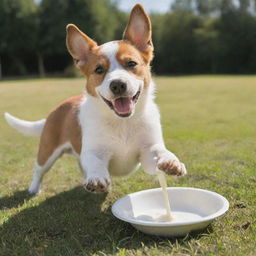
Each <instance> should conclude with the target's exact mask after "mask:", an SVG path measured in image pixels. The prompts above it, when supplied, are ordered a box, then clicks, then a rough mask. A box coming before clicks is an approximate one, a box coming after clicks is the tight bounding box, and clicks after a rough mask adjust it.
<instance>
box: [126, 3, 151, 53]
mask: <svg viewBox="0 0 256 256" xmlns="http://www.w3.org/2000/svg"><path fill="white" fill-rule="evenodd" d="M151 34H152V32H151V23H150V19H149V17H148V15H147V14H146V12H145V10H144V8H143V7H142V5H140V4H136V5H135V6H134V7H133V9H132V11H131V14H130V19H129V22H128V25H127V27H126V29H125V31H124V34H123V39H124V40H127V41H129V42H131V43H132V44H133V45H135V46H136V47H137V48H138V49H139V50H140V51H147V50H148V48H151V50H153V44H152V38H151Z"/></svg>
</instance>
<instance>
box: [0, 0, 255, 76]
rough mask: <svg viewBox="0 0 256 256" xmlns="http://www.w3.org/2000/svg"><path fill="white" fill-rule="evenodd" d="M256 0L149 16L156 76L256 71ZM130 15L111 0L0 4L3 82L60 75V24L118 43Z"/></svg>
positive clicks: (217, 0)
mask: <svg viewBox="0 0 256 256" xmlns="http://www.w3.org/2000/svg"><path fill="white" fill-rule="evenodd" d="M255 8H256V0H239V1H233V0H176V1H173V3H172V6H171V7H170V11H169V12H168V13H165V14H152V15H151V19H152V25H153V42H154V47H155V59H154V62H153V64H154V67H153V71H154V72H156V73H158V74H195V73H235V74H238V73H256V64H255V63H256V10H255ZM127 19H128V14H127V13H123V12H121V11H120V10H118V9H117V8H116V7H115V4H114V2H113V1H111V0H42V1H40V3H39V4H35V2H34V1H33V0H15V1H10V0H0V35H1V38H0V78H1V74H2V75H3V76H18V75H34V74H38V73H39V74H40V75H41V76H44V75H45V73H48V74H54V73H56V72H57V73H60V74H63V72H64V70H66V69H67V67H69V66H71V65H72V59H71V58H70V56H69V54H68V52H67V50H66V46H65V36H66V35H65V34H66V32H65V27H66V25H67V24H68V23H74V24H76V25H77V26H78V27H79V28H81V30H82V31H84V32H85V33H87V34H88V35H89V36H90V37H92V38H93V39H94V40H96V41H97V42H98V43H99V44H101V43H104V42H107V41H110V40H116V39H121V36H122V32H123V30H124V28H125V25H126V22H127Z"/></svg>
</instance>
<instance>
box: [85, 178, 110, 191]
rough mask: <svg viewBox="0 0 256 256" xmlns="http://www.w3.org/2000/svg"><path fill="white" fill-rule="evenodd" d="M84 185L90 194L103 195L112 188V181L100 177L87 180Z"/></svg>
mask: <svg viewBox="0 0 256 256" xmlns="http://www.w3.org/2000/svg"><path fill="white" fill-rule="evenodd" d="M83 185H84V188H85V189H86V190H87V191H89V192H92V193H103V192H107V191H108V188H109V187H110V179H109V178H100V177H92V178H87V179H85V181H84V184H83Z"/></svg>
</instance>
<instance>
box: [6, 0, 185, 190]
mask: <svg viewBox="0 0 256 256" xmlns="http://www.w3.org/2000/svg"><path fill="white" fill-rule="evenodd" d="M67 48H68V50H69V52H70V54H71V56H72V57H73V59H74V62H75V64H76V66H77V67H78V68H80V70H81V71H82V72H83V73H84V74H85V76H86V77H87V83H86V88H85V92H84V94H83V95H79V96H76V97H73V98H70V99H68V100H66V101H65V102H63V103H62V104H61V105H59V106H58V107H57V108H56V109H55V110H53V111H52V112H51V114H50V115H49V116H48V118H47V119H46V120H45V119H43V120H40V121H37V122H28V121H23V120H20V119H17V118H15V117H13V116H11V115H10V114H8V113H5V117H6V120H7V122H8V123H9V124H10V125H11V126H12V127H14V128H16V129H17V130H18V131H20V132H22V133H23V134H25V135H32V136H33V135H41V140H40V146H39V152H38V156H37V161H36V164H35V168H34V175H33V181H32V184H31V186H30V188H29V191H30V193H37V192H38V191H39V188H40V183H41V181H42V178H43V175H44V174H45V173H46V172H47V171H48V170H49V169H50V167H51V166H52V165H53V164H54V162H55V161H56V160H57V158H58V157H60V156H61V155H62V154H63V153H66V152H69V153H73V154H74V155H75V156H76V158H77V160H78V162H79V165H80V167H81V171H82V173H83V176H84V186H85V188H86V189H87V190H89V191H91V192H105V191H107V189H108V187H109V185H110V183H111V181H110V175H117V176H118V175H126V174H129V173H131V172H132V171H133V170H136V169H137V168H138V166H139V165H140V163H141V164H142V166H143V168H144V170H145V171H146V172H147V173H149V174H154V173H155V170H156V167H158V168H159V169H161V170H163V171H165V172H166V173H167V174H172V175H184V174H186V169H185V166H184V165H183V164H182V163H180V162H179V160H178V158H177V157H176V156H175V155H174V154H173V153H171V152H170V151H168V150H167V149H166V148H165V145H164V142H163V137H162V131H161V125H160V115H159V112H158V109H157V106H156V105H155V103H154V83H153V81H152V79H151V73H150V62H151V60H152V57H153V44H152V40H151V24H150V20H149V17H148V16H147V14H146V13H145V11H144V9H143V7H142V6H141V5H139V4H137V5H135V6H134V8H133V10H132V12H131V15H130V19H129V23H128V25H127V27H126V29H125V32H124V35H123V40H121V41H112V42H108V43H105V44H103V45H100V46H98V45H97V43H96V42H94V41H93V40H92V39H91V38H89V37H88V36H87V35H85V34H84V33H83V32H81V31H80V30H79V29H78V28H77V27H76V26H75V25H72V24H70V25H68V26H67ZM113 81H118V83H119V84H120V81H121V83H122V86H124V87H125V89H124V92H122V93H121V91H117V93H119V92H120V93H119V94H118V97H117V95H116V94H115V93H114V91H112V90H116V88H118V90H119V89H120V88H121V87H120V86H119V87H115V88H114V89H110V87H111V86H110V85H111V83H112V82H113ZM120 90H121V89H120Z"/></svg>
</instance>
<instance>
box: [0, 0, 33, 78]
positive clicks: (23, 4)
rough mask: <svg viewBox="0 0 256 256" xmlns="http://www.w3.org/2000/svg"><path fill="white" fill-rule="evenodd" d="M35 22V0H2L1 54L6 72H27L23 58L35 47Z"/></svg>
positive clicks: (0, 12)
mask: <svg viewBox="0 0 256 256" xmlns="http://www.w3.org/2000/svg"><path fill="white" fill-rule="evenodd" d="M35 24H36V5H35V3H34V1H33V0H15V1H9V0H1V1H0V35H1V37H0V56H1V57H2V58H3V62H4V64H3V68H4V71H5V72H6V73H15V74H23V75H24V74H26V73H27V66H26V65H24V63H23V60H24V59H26V54H29V53H30V51H31V50H33V48H34V44H35V32H36V30H35V28H36V27H35ZM5 61H6V62H7V65H5Z"/></svg>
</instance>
